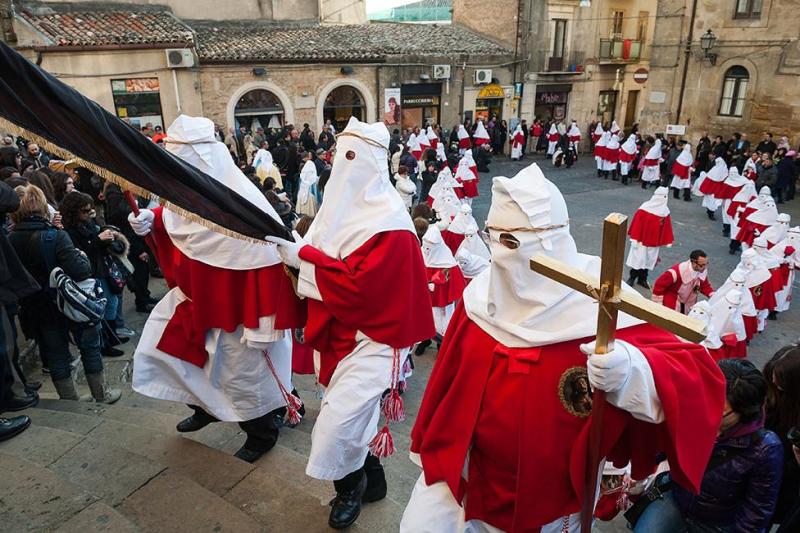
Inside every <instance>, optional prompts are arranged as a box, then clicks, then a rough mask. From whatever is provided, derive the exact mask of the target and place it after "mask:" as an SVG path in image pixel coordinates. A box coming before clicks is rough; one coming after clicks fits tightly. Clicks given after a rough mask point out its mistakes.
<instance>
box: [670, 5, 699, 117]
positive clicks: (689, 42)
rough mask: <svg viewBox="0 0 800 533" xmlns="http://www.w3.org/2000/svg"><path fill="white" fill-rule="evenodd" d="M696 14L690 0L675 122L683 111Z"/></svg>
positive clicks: (695, 6)
mask: <svg viewBox="0 0 800 533" xmlns="http://www.w3.org/2000/svg"><path fill="white" fill-rule="evenodd" d="M696 15H697V0H692V15H691V17H689V35H688V38H687V41H686V50H685V52H684V54H685V56H686V57H685V59H684V61H683V75H682V76H681V89H680V92H679V93H678V111H677V112H676V114H675V124H680V123H681V111H683V94H684V92H686V76H687V74H688V72H689V58H691V56H692V39H693V38H694V19H695V16H696Z"/></svg>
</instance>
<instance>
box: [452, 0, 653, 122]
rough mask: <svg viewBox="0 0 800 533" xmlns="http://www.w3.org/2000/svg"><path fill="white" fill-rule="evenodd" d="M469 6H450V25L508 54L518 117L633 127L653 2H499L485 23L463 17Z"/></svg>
mask: <svg viewBox="0 0 800 533" xmlns="http://www.w3.org/2000/svg"><path fill="white" fill-rule="evenodd" d="M473 3H474V2H473V0H455V1H454V3H453V20H454V21H456V20H458V21H460V23H462V24H464V25H467V26H468V27H470V28H471V29H473V30H475V31H478V32H480V33H482V34H484V35H486V36H487V37H495V38H497V39H498V40H501V42H503V43H504V44H505V45H506V46H508V47H509V48H511V49H513V50H515V57H514V61H515V65H516V76H515V77H516V79H515V81H516V82H518V83H521V84H522V85H523V87H522V88H523V94H522V99H521V102H520V108H519V115H520V118H523V119H526V120H527V121H528V122H529V123H530V122H532V120H533V119H534V118H537V117H538V118H541V119H548V118H555V119H558V120H565V121H568V120H570V119H574V120H577V121H578V123H579V124H580V125H582V127H586V125H587V124H588V123H589V122H591V121H592V120H593V119H594V118H595V117H599V118H601V119H602V120H603V121H604V122H608V123H610V122H611V121H612V120H616V121H617V122H618V123H619V125H620V126H621V127H626V126H627V127H628V128H630V127H631V126H632V125H633V124H634V123H636V122H638V121H639V117H640V115H641V114H642V112H643V108H644V106H645V104H646V101H647V92H648V83H647V81H646V79H644V77H643V76H642V73H643V72H645V73H646V72H648V63H649V57H650V54H651V45H652V36H653V33H654V26H655V14H656V4H657V0H594V1H592V2H591V6H590V7H581V6H580V2H579V0H547V1H544V2H541V1H537V0H504V1H503V2H501V6H500V7H502V14H498V15H497V17H487V18H482V17H477V16H475V12H474V11H472V12H471V13H470V11H471V5H472V4H473ZM637 71H638V74H637Z"/></svg>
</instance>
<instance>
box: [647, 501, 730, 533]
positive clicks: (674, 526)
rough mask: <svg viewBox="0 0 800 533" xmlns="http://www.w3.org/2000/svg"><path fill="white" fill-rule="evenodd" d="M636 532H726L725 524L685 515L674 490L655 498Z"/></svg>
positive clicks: (727, 529)
mask: <svg viewBox="0 0 800 533" xmlns="http://www.w3.org/2000/svg"><path fill="white" fill-rule="evenodd" d="M633 531H634V533H726V532H727V531H729V528H727V527H725V526H715V525H708V524H703V523H700V522H698V521H697V520H694V519H692V518H690V517H684V516H683V513H682V512H681V510H680V508H679V507H678V504H677V502H676V501H675V497H674V496H673V493H672V491H670V492H667V493H666V494H665V495H664V497H663V498H660V499H658V500H655V501H654V502H652V503H651V504H650V505H648V506H647V509H645V511H644V512H643V513H642V516H641V517H640V518H639V521H638V522H637V523H636V527H635V528H633Z"/></svg>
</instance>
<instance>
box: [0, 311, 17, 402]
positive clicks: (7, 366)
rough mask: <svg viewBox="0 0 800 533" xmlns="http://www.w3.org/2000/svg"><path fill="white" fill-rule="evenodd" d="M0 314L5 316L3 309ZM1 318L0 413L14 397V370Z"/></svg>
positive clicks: (0, 316) (0, 317) (0, 318)
mask: <svg viewBox="0 0 800 533" xmlns="http://www.w3.org/2000/svg"><path fill="white" fill-rule="evenodd" d="M0 313H3V314H5V309H3V308H2V307H0ZM2 320H3V317H2V315H0V413H2V411H3V406H4V405H6V404H7V403H8V402H9V401H10V400H11V398H13V396H14V391H13V390H12V389H11V387H12V386H13V385H14V369H13V368H12V366H11V358H10V357H9V355H8V350H7V349H6V343H7V342H8V339H6V334H7V333H10V332H6V331H5V328H4V327H3V323H2Z"/></svg>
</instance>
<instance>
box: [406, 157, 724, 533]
mask: <svg viewBox="0 0 800 533" xmlns="http://www.w3.org/2000/svg"><path fill="white" fill-rule="evenodd" d="M487 226H488V231H489V234H490V238H491V247H492V263H491V265H490V267H489V268H487V269H486V270H484V271H483V272H482V273H481V274H479V275H478V276H477V277H476V278H475V279H474V280H473V281H472V283H470V285H469V286H468V287H467V289H466V290H465V291H464V298H463V302H462V303H461V304H459V305H458V308H457V309H456V312H455V314H454V315H453V319H452V321H451V324H450V328H449V329H448V332H447V335H446V337H445V339H444V342H443V344H442V349H441V351H440V352H439V355H438V358H437V361H436V366H435V367H434V369H433V373H432V374H431V378H430V382H429V383H428V388H427V390H426V392H425V397H424V398H423V401H422V405H421V407H420V411H419V415H418V417H417V422H416V424H415V426H414V430H413V432H412V435H411V451H412V460H414V461H415V462H417V463H418V464H421V466H422V474H421V475H420V477H419V479H418V481H417V483H416V485H415V487H414V491H413V493H412V495H411V499H410V501H409V503H408V507H407V508H406V511H405V513H404V515H403V520H402V522H401V524H400V531H401V533H411V532H414V533H419V532H444V531H446V532H451V531H487V530H488V531H507V532H513V533H517V532H520V533H521V532H529V531H540V530H541V531H544V532H546V533H550V532H577V531H578V529H579V527H580V525H579V513H578V511H579V509H580V508H581V504H582V502H583V499H584V473H585V471H586V457H587V446H588V433H589V426H590V424H591V416H592V397H591V389H592V387H597V388H600V389H601V390H605V391H607V396H606V401H607V403H608V405H606V406H605V407H606V409H605V417H604V423H603V437H602V441H603V442H602V445H601V450H600V451H601V456H602V457H604V458H606V460H607V461H608V462H613V463H615V464H616V465H618V466H624V465H625V464H627V463H628V462H630V463H631V471H632V476H633V477H634V478H637V479H642V478H643V477H644V476H646V475H648V474H650V473H651V472H652V471H653V470H654V469H655V468H656V461H657V459H656V457H657V455H658V454H659V453H662V452H663V453H665V454H666V456H667V458H668V459H669V464H670V466H671V468H672V477H673V479H675V480H676V481H677V482H678V483H679V484H681V485H682V486H685V487H687V488H689V489H692V490H695V491H696V490H698V488H699V485H700V481H701V479H702V476H703V472H704V470H705V467H706V463H707V461H708V458H709V455H710V453H711V449H712V447H713V444H714V439H715V437H716V435H717V430H718V427H719V419H720V415H721V413H722V410H723V403H724V397H725V394H724V390H725V389H724V387H725V385H724V379H723V377H722V375H721V373H720V372H719V370H718V369H717V367H716V365H715V364H714V361H713V360H712V359H711V357H710V356H709V355H708V353H707V352H706V351H705V349H703V348H702V347H701V346H699V345H697V344H692V343H687V342H684V341H682V340H680V339H679V338H677V337H676V336H675V335H673V334H671V333H667V332H665V331H663V330H660V329H658V328H656V327H654V326H650V325H648V324H643V323H641V322H639V321H638V320H636V319H634V318H632V317H630V316H627V315H624V314H620V316H619V322H618V330H617V339H618V340H617V341H616V343H615V344H614V345H613V347H612V350H611V355H589V357H588V359H587V354H593V351H594V346H593V340H594V336H595V332H596V322H597V312H598V309H597V304H596V302H595V301H594V300H593V299H591V298H589V297H587V296H584V295H583V294H580V293H578V292H575V291H572V290H571V289H569V288H567V287H565V286H563V285H561V284H559V283H557V282H555V281H552V280H550V279H548V278H546V277H544V276H542V275H541V274H537V273H535V272H533V271H532V270H531V269H530V266H529V261H530V258H531V257H533V256H535V255H537V254H546V255H548V256H550V257H553V258H555V259H559V260H561V261H564V262H566V263H568V264H569V265H571V266H573V267H575V268H578V269H581V270H583V271H586V272H590V273H592V274H594V275H599V271H600V259H599V258H597V257H593V256H587V255H583V254H580V253H578V251H577V249H576V246H575V242H574V241H573V239H572V236H571V235H570V233H569V216H568V213H567V207H566V203H565V202H564V198H563V196H562V195H561V193H560V192H559V190H558V189H557V188H556V186H555V185H553V183H551V182H550V181H548V180H547V179H545V177H544V175H543V174H542V172H541V170H540V169H539V167H538V166H537V165H535V164H534V165H531V166H530V167H527V168H525V169H523V170H522V171H520V173H519V174H517V176H515V177H514V178H510V179H509V178H506V177H496V178H494V184H493V187H492V205H491V208H490V210H489V215H488V219H487ZM627 290H630V289H629V288H628V289H627ZM582 345H583V346H582ZM686 390H691V391H692V394H685V393H684V391H686Z"/></svg>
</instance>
